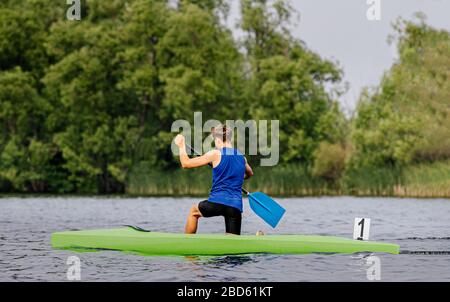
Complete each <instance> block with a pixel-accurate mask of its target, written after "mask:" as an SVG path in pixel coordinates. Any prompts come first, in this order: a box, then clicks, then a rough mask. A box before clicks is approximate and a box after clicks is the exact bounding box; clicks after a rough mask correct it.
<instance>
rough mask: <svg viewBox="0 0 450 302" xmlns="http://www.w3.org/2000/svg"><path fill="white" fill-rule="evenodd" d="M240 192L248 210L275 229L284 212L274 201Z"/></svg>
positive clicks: (210, 164) (258, 194)
mask: <svg viewBox="0 0 450 302" xmlns="http://www.w3.org/2000/svg"><path fill="white" fill-rule="evenodd" d="M186 147H187V148H189V149H190V150H191V152H193V153H194V154H195V155H196V156H200V153H198V152H197V151H195V150H194V149H193V148H192V147H191V146H189V145H187V144H186ZM208 165H209V166H211V167H212V163H209V164H208ZM242 192H243V193H244V194H245V195H247V196H248V201H249V204H250V208H251V209H252V210H253V212H255V214H256V215H258V216H259V217H261V219H262V220H264V221H265V222H266V223H267V224H269V225H270V226H271V227H272V228H275V227H276V226H277V224H278V222H279V221H280V220H281V217H283V215H284V212H286V210H285V209H284V208H283V207H282V206H280V205H279V204H278V203H277V202H276V201H275V200H273V199H272V198H270V197H269V196H267V195H266V194H264V193H262V192H254V193H250V192H249V191H247V190H245V189H244V188H242Z"/></svg>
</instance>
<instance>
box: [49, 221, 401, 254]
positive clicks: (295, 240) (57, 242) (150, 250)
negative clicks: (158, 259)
mask: <svg viewBox="0 0 450 302" xmlns="http://www.w3.org/2000/svg"><path fill="white" fill-rule="evenodd" d="M51 241H52V246H53V247H54V248H59V249H79V248H81V249H86V248H88V249H106V250H118V251H128V252H138V253H141V254H146V255H236V254H254V253H273V254H308V253H347V254H348V253H356V252H383V253H391V254H398V253H399V246H398V245H396V244H390V243H380V242H372V241H358V240H351V239H347V238H340V237H331V236H309V235H266V236H247V235H245V236H233V235H212V234H199V235H185V234H171V233H158V232H146V231H139V230H136V229H134V228H132V227H124V228H118V229H104V230H90V231H69V232H58V233H53V234H52V239H51Z"/></svg>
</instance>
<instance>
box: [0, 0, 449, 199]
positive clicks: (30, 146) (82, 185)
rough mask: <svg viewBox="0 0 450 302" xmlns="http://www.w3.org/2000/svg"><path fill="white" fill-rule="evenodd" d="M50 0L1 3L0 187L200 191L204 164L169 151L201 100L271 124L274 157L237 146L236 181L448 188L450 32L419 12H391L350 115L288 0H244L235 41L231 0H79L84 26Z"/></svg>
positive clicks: (329, 63)
mask: <svg viewBox="0 0 450 302" xmlns="http://www.w3.org/2000/svg"><path fill="white" fill-rule="evenodd" d="M48 2H49V1H48V0H4V1H1V2H0V20H1V21H0V23H1V26H0V41H2V42H3V41H7V42H3V43H0V127H1V128H0V194H9V193H13V194H15V193H18V194H20V193H25V194H55V195H64V196H68V195H69V194H72V195H96V196H108V195H115V194H117V196H119V195H121V194H129V195H143V196H144V195H146V196H151V195H153V196H167V195H170V196H184V195H195V196H206V195H207V194H208V190H209V186H210V181H211V180H210V179H211V171H210V169H209V168H207V167H205V168H203V169H199V170H196V171H183V170H181V169H180V166H179V159H178V158H177V157H176V156H174V155H173V154H172V152H171V148H170V147H171V143H172V140H173V138H174V137H175V135H176V133H174V132H172V131H171V129H172V125H174V122H176V121H187V124H189V125H194V127H195V124H196V123H194V120H195V117H194V116H195V113H197V112H200V113H201V114H202V115H201V116H202V121H205V123H206V121H208V120H217V121H220V122H222V123H226V121H243V122H245V124H247V122H251V123H253V122H254V123H256V124H259V125H258V126H261V125H262V123H263V122H267V121H277V122H278V123H277V124H278V126H279V127H277V130H276V131H277V133H272V131H273V130H272V127H271V128H270V129H271V130H270V132H271V133H270V134H271V135H270V136H269V135H268V134H269V133H264V132H262V131H261V130H258V133H257V136H258V139H261V138H262V137H264V136H266V135H267V136H266V137H267V138H269V137H270V138H272V137H276V138H277V141H276V142H275V141H270V142H267V144H268V145H270V148H269V147H267V148H266V150H269V149H270V150H272V149H273V150H277V151H276V152H279V165H278V166H276V167H273V168H269V167H261V168H258V167H257V163H258V159H260V157H261V156H263V155H262V154H261V152H260V153H259V154H257V155H254V156H253V155H252V156H249V157H248V158H247V159H248V161H249V163H250V164H251V165H252V167H254V168H255V167H256V168H255V177H254V178H252V179H250V180H249V182H248V183H247V182H246V183H245V188H247V189H248V190H251V191H262V192H265V193H266V194H269V195H272V196H306V195H316V196H318V195H357V196H368V195H370V196H399V197H450V192H449V190H450V189H449V188H450V176H449V173H450V172H449V171H450V106H449V103H450V81H449V79H450V68H449V66H450V33H449V32H448V31H447V30H445V29H440V28H434V27H432V26H430V25H428V24H427V22H426V17H425V16H424V15H423V14H420V13H418V14H417V15H416V18H415V19H413V20H403V19H401V18H399V19H398V20H397V21H396V22H394V24H393V29H392V32H391V34H390V36H389V39H388V40H389V41H390V43H394V44H395V45H396V49H397V54H398V55H397V56H396V60H395V62H393V64H392V66H390V67H389V69H388V70H385V71H384V73H383V76H382V77H381V78H380V81H379V83H378V84H377V85H376V86H375V87H366V88H365V89H364V90H363V91H362V93H361V94H360V96H359V100H358V105H357V107H356V108H355V111H354V112H353V113H352V114H351V115H350V116H348V115H346V114H345V113H344V110H343V108H341V102H340V100H339V98H340V97H341V96H342V95H343V94H344V93H345V92H346V91H347V90H346V88H345V87H346V86H347V85H346V83H345V82H344V74H345V70H344V69H343V68H342V67H341V65H340V64H339V62H337V61H335V60H334V59H327V58H325V57H324V56H323V55H322V54H320V53H318V52H316V51H314V50H312V49H310V48H309V47H308V45H307V44H306V43H304V41H303V40H302V37H299V36H296V35H294V34H293V32H292V26H291V25H292V22H294V21H295V20H294V19H295V18H296V16H298V13H299V12H297V11H295V9H294V8H293V7H292V5H291V3H292V1H289V0H277V1H261V0H240V1H239V2H240V13H239V18H238V20H236V25H237V27H236V28H235V30H238V31H240V32H241V34H240V35H239V37H236V36H235V35H233V29H230V28H229V27H228V26H227V25H226V24H225V23H224V22H223V21H224V18H226V16H227V12H228V8H229V7H228V3H229V1H223V0H183V1H176V2H178V4H177V5H175V6H174V5H169V2H172V1H160V0H158V1H156V0H117V1H99V0H90V1H85V3H84V4H83V13H82V15H83V16H84V17H83V20H82V21H81V22H71V21H68V20H66V18H65V16H66V10H67V8H68V7H67V4H66V3H65V2H64V1H56V2H55V3H54V4H53V5H48ZM300 13H303V12H300ZM199 126H202V127H203V126H205V125H199ZM186 128H187V127H186ZM258 129H260V128H259V127H258ZM185 130H186V129H185ZM191 130H192V133H191V136H193V134H194V133H197V132H196V131H194V129H193V127H191ZM238 130H245V131H244V132H241V133H249V134H250V131H247V130H249V127H246V129H242V127H241V129H237V130H235V131H234V132H235V133H239V131H238ZM186 131H187V130H186ZM202 134H205V133H202ZM272 134H274V135H272ZM275 134H276V135H275ZM205 135H206V134H205ZM236 136H237V135H236ZM257 136H256V135H253V134H252V135H248V136H246V137H245V138H244V139H245V141H243V142H244V143H245V145H246V146H249V145H250V142H249V140H250V139H254V138H256V137H257ZM237 141H239V140H237ZM275 145H277V146H278V147H277V148H272V147H273V146H275ZM259 147H261V146H259ZM241 151H244V152H243V153H246V152H245V150H241ZM258 151H261V150H258ZM274 152H275V151H274ZM264 156H265V155H264Z"/></svg>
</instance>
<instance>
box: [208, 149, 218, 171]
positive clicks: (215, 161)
mask: <svg viewBox="0 0 450 302" xmlns="http://www.w3.org/2000/svg"><path fill="white" fill-rule="evenodd" d="M205 155H207V156H208V158H209V159H210V160H211V163H212V165H213V167H216V166H217V165H218V164H220V160H221V159H222V153H220V151H219V150H217V149H214V150H211V151H209V152H207V153H206V154H205Z"/></svg>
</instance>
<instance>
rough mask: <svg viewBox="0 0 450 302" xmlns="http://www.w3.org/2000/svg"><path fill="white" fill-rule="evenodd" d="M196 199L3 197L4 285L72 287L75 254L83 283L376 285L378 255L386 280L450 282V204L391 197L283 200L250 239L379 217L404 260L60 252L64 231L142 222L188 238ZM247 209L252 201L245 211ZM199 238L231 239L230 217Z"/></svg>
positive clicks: (0, 247) (250, 230) (376, 224)
mask: <svg viewBox="0 0 450 302" xmlns="http://www.w3.org/2000/svg"><path fill="white" fill-rule="evenodd" d="M195 201H196V200H194V199H191V198H181V199H179V198H177V199H175V198H148V199H147V198H139V199H120V198H101V199H98V198H29V199H19V198H4V199H0V281H39V280H40V281H65V280H66V272H67V268H68V266H67V264H66V261H67V257H69V256H72V255H76V256H78V257H79V258H80V261H81V267H82V280H83V281H256V282H257V281H368V280H367V269H368V259H369V258H368V257H369V256H372V255H374V256H377V257H379V259H380V264H381V270H382V274H381V280H382V281H450V270H449V269H448V263H449V262H450V255H449V254H450V244H449V242H450V219H448V217H450V201H449V200H442V199H441V200H439V199H434V200H429V199H428V200H417V199H392V198H349V197H337V198H328V197H326V198H325V197H323V198H301V199H278V201H279V202H280V203H281V204H282V205H283V207H285V208H286V209H287V212H286V215H285V217H284V218H283V220H282V221H281V222H280V224H279V226H278V227H277V228H276V229H275V230H273V229H271V228H268V227H266V225H265V224H264V222H262V221H261V220H260V219H259V218H258V217H257V216H255V215H254V214H253V213H252V212H251V211H250V210H249V209H248V208H245V209H244V217H243V230H242V231H243V234H255V232H256V231H258V230H263V231H264V232H265V233H266V234H274V233H278V234H323V235H334V236H342V237H348V238H351V237H352V232H353V221H354V218H355V217H369V218H371V220H372V225H371V234H370V238H371V240H375V241H385V242H392V243H397V244H399V245H400V247H401V248H400V249H401V254H400V255H388V254H379V253H377V254H370V253H360V254H353V255H338V254H309V255H270V254H256V255H239V256H220V257H217V256H215V257H206V256H201V257H195V256H191V257H182V256H172V257H151V256H145V257H143V256H141V255H138V254H136V253H123V252H117V251H103V250H102V251H95V252H93V251H92V250H89V251H87V250H85V249H83V250H81V253H80V250H79V249H78V250H77V251H72V250H70V251H69V250H54V249H52V248H51V246H50V234H51V233H53V232H56V231H63V230H80V229H98V228H113V227H120V226H122V225H127V224H128V225H139V226H140V227H142V228H144V229H148V230H154V231H162V232H174V233H175V232H177V233H179V232H182V231H183V226H184V222H185V221H184V220H185V218H186V213H188V210H189V208H190V205H191V204H192V203H193V202H195ZM245 206H247V204H245ZM199 232H200V233H223V232H224V226H223V219H221V218H220V217H218V218H211V219H201V220H200V226H199Z"/></svg>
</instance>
